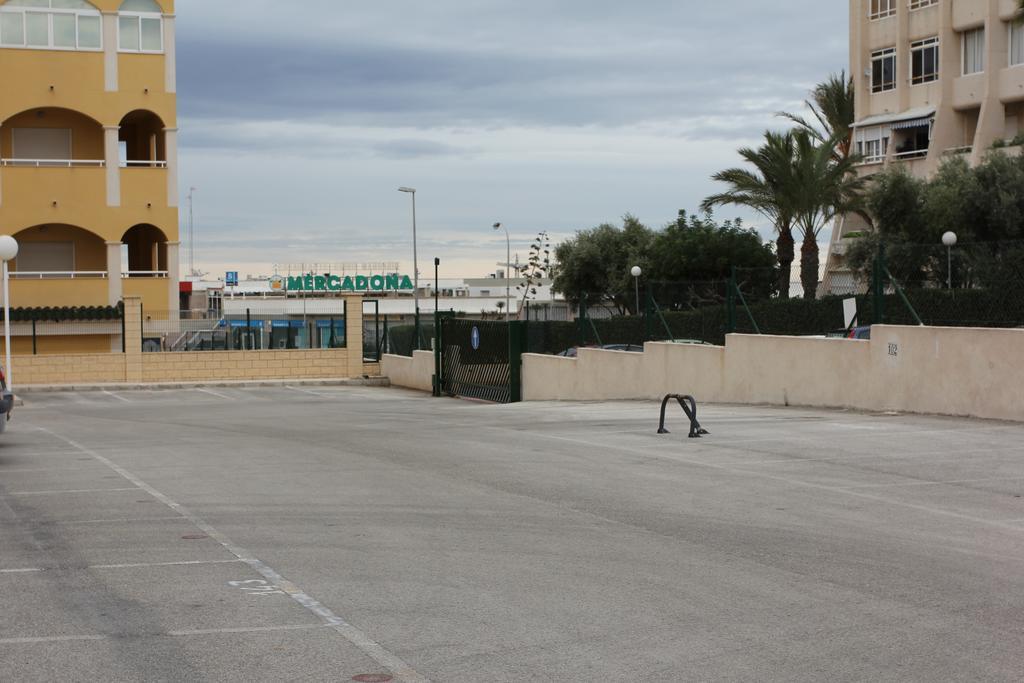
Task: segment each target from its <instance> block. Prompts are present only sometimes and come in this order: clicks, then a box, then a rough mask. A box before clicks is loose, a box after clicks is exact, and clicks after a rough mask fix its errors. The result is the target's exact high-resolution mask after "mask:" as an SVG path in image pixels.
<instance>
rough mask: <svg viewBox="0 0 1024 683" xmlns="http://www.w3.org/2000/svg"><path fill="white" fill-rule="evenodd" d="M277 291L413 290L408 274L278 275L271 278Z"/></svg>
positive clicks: (273, 288) (272, 287) (272, 286)
mask: <svg viewBox="0 0 1024 683" xmlns="http://www.w3.org/2000/svg"><path fill="white" fill-rule="evenodd" d="M270 288H271V289H272V290H274V291H275V292H411V291H412V290H413V289H414V288H413V285H412V279H411V278H410V277H409V276H408V275H397V274H395V275H354V276H353V275H346V276H344V277H342V276H340V275H331V274H329V273H328V274H324V275H314V274H313V273H309V274H308V275H294V276H293V275H289V276H287V277H284V276H281V275H276V276H274V277H272V278H270Z"/></svg>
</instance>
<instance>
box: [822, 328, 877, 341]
mask: <svg viewBox="0 0 1024 683" xmlns="http://www.w3.org/2000/svg"><path fill="white" fill-rule="evenodd" d="M814 336H817V337H819V338H822V337H823V336H822V335H814ZM824 337H826V338H828V339H871V325H864V326H862V327H852V328H850V329H848V330H845V329H844V330H836V331H834V332H829V333H828V334H826V335H824Z"/></svg>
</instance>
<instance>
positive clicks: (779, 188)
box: [701, 131, 799, 299]
mask: <svg viewBox="0 0 1024 683" xmlns="http://www.w3.org/2000/svg"><path fill="white" fill-rule="evenodd" d="M764 138H765V141H764V144H762V145H761V146H760V147H759V148H757V149H756V150H755V149H751V148H749V147H744V148H743V149H741V150H739V154H740V156H741V157H743V159H744V160H745V161H746V162H747V163H749V164H750V165H751V166H753V170H751V169H747V168H730V169H726V170H724V171H720V172H718V173H716V174H715V175H713V176H712V178H713V179H714V180H717V181H719V182H722V183H726V184H728V185H729V189H727V190H726V191H725V192H721V193H718V194H713V195H711V196H710V197H708V198H707V199H705V200H704V201H703V203H702V204H701V206H702V208H703V209H704V210H705V211H710V210H711V209H712V208H713V207H715V206H721V205H726V204H733V205H738V206H746V207H748V208H751V209H754V210H755V211H757V212H758V213H760V214H761V215H762V216H764V217H765V218H767V219H768V220H770V221H772V224H773V226H774V227H775V232H777V233H778V238H777V239H776V241H775V251H776V255H777V258H778V260H779V296H780V297H782V298H783V299H786V298H789V279H790V275H791V273H792V269H793V258H794V247H795V241H794V239H793V221H794V218H795V215H796V207H797V202H798V199H799V195H798V187H797V185H796V183H795V181H794V177H793V169H794V165H793V159H794V155H795V151H796V145H795V139H794V135H793V133H791V132H786V133H776V132H772V131H766V132H765V134H764Z"/></svg>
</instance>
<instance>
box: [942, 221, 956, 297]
mask: <svg viewBox="0 0 1024 683" xmlns="http://www.w3.org/2000/svg"><path fill="white" fill-rule="evenodd" d="M942 243H943V244H944V245H946V288H947V289H953V247H955V246H956V233H955V232H953V231H950V232H947V233H945V234H944V235H943V236H942Z"/></svg>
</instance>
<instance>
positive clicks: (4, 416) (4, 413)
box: [0, 367, 14, 432]
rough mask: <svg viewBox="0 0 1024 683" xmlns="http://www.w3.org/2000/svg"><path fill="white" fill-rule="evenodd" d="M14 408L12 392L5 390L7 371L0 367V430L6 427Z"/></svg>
mask: <svg viewBox="0 0 1024 683" xmlns="http://www.w3.org/2000/svg"><path fill="white" fill-rule="evenodd" d="M13 410H14V394H13V393H11V392H10V391H8V390H7V373H6V372H5V371H4V369H3V367H0V432H3V431H4V430H5V429H6V428H7V421H8V420H10V419H11V413H12V412H13Z"/></svg>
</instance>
